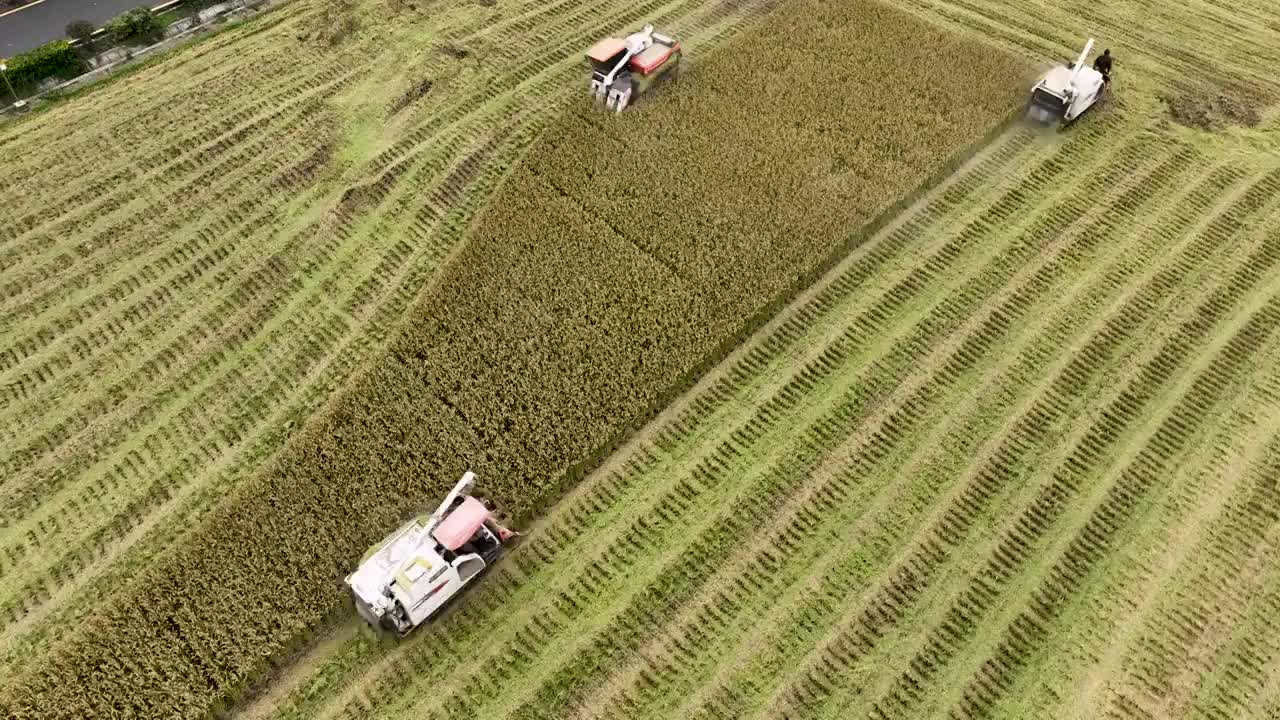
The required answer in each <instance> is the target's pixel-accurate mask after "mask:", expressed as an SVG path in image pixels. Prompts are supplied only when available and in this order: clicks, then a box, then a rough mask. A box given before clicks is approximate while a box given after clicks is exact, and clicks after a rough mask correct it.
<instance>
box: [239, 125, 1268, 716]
mask: <svg viewBox="0 0 1280 720" xmlns="http://www.w3.org/2000/svg"><path fill="white" fill-rule="evenodd" d="M1158 124H1159V123H1158V122H1155V123H1153V122H1151V119H1150V118H1149V117H1148V116H1147V115H1146V114H1145V113H1143V112H1140V111H1135V110H1133V109H1132V107H1130V108H1126V109H1124V110H1120V109H1115V110H1113V111H1111V112H1110V113H1108V114H1107V115H1106V116H1099V117H1096V118H1094V119H1093V121H1092V122H1091V123H1090V124H1089V125H1086V126H1081V127H1080V128H1078V129H1076V130H1075V131H1073V132H1072V133H1071V134H1069V135H1066V136H1061V137H1048V138H1046V137H1044V136H1043V135H1041V134H1039V133H1037V132H1034V131H1029V130H1026V129H1015V130H1012V131H1010V132H1009V133H1007V134H1006V135H1004V136H1002V137H1001V138H1000V139H999V140H997V141H996V142H994V143H993V144H992V145H990V146H989V147H988V148H987V149H985V150H984V151H983V152H982V153H981V154H979V155H978V156H977V157H975V158H974V159H973V160H972V161H971V162H970V163H969V164H968V165H967V167H966V168H965V169H964V170H963V171H961V172H959V173H957V174H956V175H955V176H954V177H952V178H951V179H950V180H949V181H947V182H946V183H944V184H943V185H942V186H940V187H939V188H937V189H936V190H934V191H933V192H931V193H930V194H929V195H927V196H926V197H924V198H921V199H920V200H919V201H918V202H917V203H915V204H914V205H913V206H912V207H911V208H909V209H908V210H907V211H906V212H905V213H903V214H902V215H901V216H900V217H899V218H898V219H897V220H896V221H895V222H894V223H892V224H891V225H889V226H887V227H885V228H884V229H883V230H881V231H880V232H879V233H878V234H876V236H875V237H873V238H872V239H871V240H870V241H869V242H868V243H866V244H865V245H863V246H862V247H860V248H859V249H857V250H855V251H854V252H853V253H852V254H851V255H850V257H849V258H848V259H847V260H846V261H844V262H843V263H842V264H841V265H839V266H838V267H836V268H835V269H834V270H833V271H832V272H831V273H830V274H828V275H827V276H826V277H825V278H824V279H823V280H822V281H821V282H820V283H818V284H816V285H815V286H814V287H813V288H812V289H811V290H810V291H809V292H808V293H806V294H805V295H804V296H803V297H801V298H800V299H798V300H797V301H796V302H795V303H794V304H793V305H791V306H790V307H789V308H788V309H787V310H785V311H784V312H783V313H781V314H780V315H779V316H778V317H777V319H775V320H774V321H773V322H771V323H770V325H769V326H767V327H766V328H764V329H763V330H762V331H761V332H760V333H758V334H757V335H756V336H754V337H753V338H752V340H751V341H749V342H748V343H746V344H745V345H744V346H743V347H742V348H740V349H739V350H738V351H736V352H735V353H734V354H733V355H732V356H731V357H729V358H728V359H726V361H725V362H723V363H722V364H720V365H719V366H718V367H717V368H716V369H715V370H714V371H713V372H711V373H709V374H708V375H707V376H706V377H704V378H703V380H702V381H701V382H700V383H699V384H698V386H697V387H696V388H694V389H693V390H692V391H690V392H689V393H687V394H686V395H685V396H683V397H682V398H681V400H680V401H679V402H677V403H676V404H674V405H673V406H672V407H670V408H669V409H668V410H666V411H665V412H664V413H663V415H662V416H660V417H659V418H658V419H657V420H655V421H654V422H653V423H651V424H650V425H648V426H647V427H646V428H645V429H644V430H643V431H642V432H641V433H640V434H639V435H638V436H637V437H636V438H634V439H633V440H632V441H631V442H629V443H628V444H627V445H626V446H625V447H624V448H623V449H622V450H620V451H619V452H618V453H615V454H614V455H613V456H611V458H610V459H609V460H608V462H607V463H606V464H605V465H604V466H603V467H602V468H600V469H599V470H598V471H596V472H594V473H593V474H591V475H590V476H589V477H588V478H587V479H586V480H585V481H584V482H583V483H582V484H580V485H579V486H578V487H577V488H576V489H575V490H574V491H573V492H572V493H571V494H570V495H569V496H568V497H567V498H566V499H565V500H564V501H563V502H561V503H559V504H558V505H557V506H556V507H555V508H554V509H553V510H552V511H551V512H550V513H549V514H548V516H547V517H545V518H543V519H542V520H540V521H539V522H538V523H537V524H536V525H535V526H534V527H533V528H532V529H531V531H530V533H529V537H528V538H527V539H526V541H525V542H524V543H523V544H522V545H521V547H519V548H518V549H517V550H516V551H515V552H513V554H512V556H511V557H510V558H509V559H508V561H506V562H504V563H503V564H501V565H500V566H499V567H497V568H496V569H495V570H494V571H493V573H492V574H491V575H490V576H489V577H488V579H487V580H486V581H485V583H484V584H483V585H482V586H481V587H479V588H477V589H476V590H475V591H474V592H472V593H471V594H470V595H469V596H468V597H467V598H466V600H465V601H464V602H462V603H460V604H459V605H458V606H457V607H456V608H454V609H452V610H451V611H450V612H449V613H447V614H446V615H445V616H444V617H443V618H442V619H441V620H440V621H439V622H438V623H437V624H435V625H433V626H429V627H427V628H425V629H424V630H423V631H420V634H418V635H417V636H411V638H410V639H408V640H407V641H405V642H402V643H399V644H396V643H391V642H379V641H377V640H375V639H374V638H373V637H372V636H371V635H370V634H368V633H367V632H366V631H364V630H363V629H362V628H361V627H360V625H359V623H358V621H355V620H354V619H353V620H351V621H349V622H347V623H345V624H341V625H339V626H338V627H336V628H335V629H333V630H332V631H330V633H329V634H327V635H326V636H324V637H322V638H320V639H319V640H318V641H317V643H316V645H315V646H314V647H313V648H311V649H310V651H309V652H308V653H304V654H303V655H302V656H301V657H300V658H299V661H298V662H297V664H296V665H295V666H294V667H293V669H285V670H284V671H283V672H282V674H281V675H279V676H278V677H277V678H276V679H275V682H274V683H273V684H272V685H271V687H270V688H269V689H268V690H267V692H266V693H265V694H263V695H262V696H261V697H259V698H257V700H256V702H255V703H251V704H249V705H247V706H246V707H245V708H244V709H243V713H242V715H241V716H242V717H251V718H257V717H325V718H330V717H366V716H369V715H375V716H378V717H406V718H407V717H440V718H445V717H486V718H490V717H491V718H505V717H511V718H530V717H538V718H566V717H572V718H649V717H652V718H671V717H689V718H729V717H734V718H777V717H786V718H801V717H804V718H846V717H872V718H900V717H953V718H971V717H1020V718H1021V717H1044V718H1068V717H1070V718H1075V717H1079V718H1096V717H1115V718H1164V717H1221V718H1269V717H1274V716H1275V713H1276V710H1277V709H1280V705H1278V703H1280V696H1278V695H1277V692H1276V680H1277V671H1278V668H1277V659H1278V653H1280V632H1278V628H1277V627H1276V625H1275V623H1276V620H1275V618H1276V617H1280V616H1278V615H1277V614H1276V609H1277V606H1276V602H1277V600H1280V578H1277V568H1278V567H1280V566H1278V565H1277V564H1276V560H1277V557H1278V551H1280V524H1278V521H1280V516H1278V512H1277V507H1280V505H1278V504H1277V501H1278V500H1280V493H1278V491H1277V488H1276V478H1277V477H1280V474H1278V473H1280V373H1277V372H1276V367H1275V361H1274V357H1275V350H1276V349H1277V344H1278V343H1280V332H1277V330H1278V329H1280V326H1278V323H1280V294H1278V293H1280V283H1277V280H1278V279H1280V262H1278V261H1280V254H1278V253H1280V234H1277V232H1276V230H1275V227H1276V226H1275V220H1276V219H1277V214H1278V213H1280V195H1278V194H1277V192H1276V190H1277V185H1280V157H1277V156H1274V155H1267V154H1256V153H1245V152H1241V149H1240V148H1239V147H1235V143H1236V142H1237V140H1235V139H1229V140H1228V139H1218V140H1213V141H1210V140H1207V139H1205V138H1202V137H1198V136H1189V135H1183V134H1182V133H1181V132H1178V131H1170V130H1167V129H1166V130H1158V129H1156V127H1155V126H1156V125H1158ZM1072 158H1076V159H1078V162H1071V161H1070V159H1072Z"/></svg>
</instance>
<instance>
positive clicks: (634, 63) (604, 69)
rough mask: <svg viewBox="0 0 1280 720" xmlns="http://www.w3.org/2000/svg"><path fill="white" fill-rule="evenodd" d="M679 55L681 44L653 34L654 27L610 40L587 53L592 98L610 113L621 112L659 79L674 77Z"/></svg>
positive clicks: (594, 46) (592, 47)
mask: <svg viewBox="0 0 1280 720" xmlns="http://www.w3.org/2000/svg"><path fill="white" fill-rule="evenodd" d="M680 55H681V50H680V43H678V42H676V40H675V39H674V38H670V37H667V36H666V35H661V34H659V33H656V32H654V30H653V26H652V25H645V26H644V28H643V29H641V30H640V31H639V32H635V33H632V34H630V35H628V36H626V37H625V38H617V37H607V38H605V39H603V40H601V41H599V42H597V43H596V44H595V45H592V46H591V49H589V50H587V62H588V64H590V66H591V99H592V100H593V101H594V102H595V103H596V104H597V105H600V104H603V105H604V107H605V109H607V110H610V111H612V112H622V111H623V110H625V109H626V108H627V106H628V105H630V104H631V101H632V99H633V98H634V97H636V96H639V95H642V94H644V93H645V92H648V90H649V88H650V87H652V86H653V84H654V83H655V82H657V81H658V79H659V78H661V77H664V76H666V75H672V76H674V75H675V74H676V72H677V71H678V69H679V66H680Z"/></svg>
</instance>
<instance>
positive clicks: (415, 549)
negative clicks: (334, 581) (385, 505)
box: [346, 471, 519, 637]
mask: <svg viewBox="0 0 1280 720" xmlns="http://www.w3.org/2000/svg"><path fill="white" fill-rule="evenodd" d="M475 482H476V476H475V474H474V473H472V472H470V471H468V472H467V473H466V474H464V475H463V476H462V479H461V480H459V481H458V482H457V484H455V485H454V486H453V490H451V491H450V492H449V494H448V495H446V496H445V498H444V500H443V501H442V502H441V503H440V507H438V508H436V511H435V512H434V513H432V514H430V515H419V516H417V517H415V518H413V519H412V520H410V521H409V522H407V523H405V524H403V525H401V526H400V527H399V528H397V529H396V530H395V531H394V532H392V533H391V534H390V535H388V536H387V537H386V538H384V539H383V540H382V542H380V543H378V544H377V545H374V546H373V547H371V548H369V550H368V551H367V552H365V554H364V557H362V558H360V565H359V566H358V567H357V568H356V570H355V572H353V573H351V574H350V575H348V576H347V577H346V584H347V587H349V588H350V589H351V594H352V596H353V597H354V599H355V604H356V611H357V612H359V613H360V617H362V618H364V619H365V621H366V622H368V623H369V624H370V625H372V626H373V627H374V628H381V629H384V630H390V631H391V632H394V633H395V634H396V635H399V636H401V637H403V636H405V635H407V634H408V633H409V632H410V631H411V630H413V629H414V628H415V627H417V626H419V625H421V624H422V623H424V622H426V621H427V620H428V619H430V618H431V617H432V616H433V615H435V614H436V612H438V611H439V610H440V608H441V607H443V606H444V604H445V603H446V602H448V601H449V599H450V598H452V597H453V596H454V595H457V594H458V592H460V591H461V590H462V588H463V587H465V586H466V585H467V584H469V583H470V582H471V581H472V580H474V579H476V577H478V576H479V575H480V573H481V571H483V570H484V569H485V568H486V567H488V566H489V565H491V564H493V562H494V561H495V560H497V559H498V557H499V556H500V555H501V554H502V551H503V545H504V544H505V543H506V542H507V541H508V540H509V539H511V538H512V537H515V536H518V535H519V533H516V532H512V531H511V530H508V529H507V528H505V527H503V526H501V525H499V524H498V523H497V522H496V521H495V520H494V519H493V517H492V514H491V512H490V510H489V508H488V507H487V506H486V505H485V503H482V502H480V501H479V500H477V499H476V498H474V497H471V490H472V488H474V487H475Z"/></svg>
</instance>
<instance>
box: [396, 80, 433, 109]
mask: <svg viewBox="0 0 1280 720" xmlns="http://www.w3.org/2000/svg"><path fill="white" fill-rule="evenodd" d="M431 85H432V81H431V79H430V78H424V79H422V80H419V81H418V82H416V83H414V84H413V86H412V87H410V88H409V89H408V90H407V91H405V93H404V94H403V95H401V96H400V97H399V98H397V99H396V101H395V102H393V103H391V105H390V107H388V108H387V117H391V116H392V115H395V114H396V113H398V112H400V111H401V110H404V109H405V108H407V107H409V106H410V105H412V104H413V103H415V102H417V101H418V100H421V99H422V98H424V97H426V95H427V93H429V92H431Z"/></svg>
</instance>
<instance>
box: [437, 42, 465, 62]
mask: <svg viewBox="0 0 1280 720" xmlns="http://www.w3.org/2000/svg"><path fill="white" fill-rule="evenodd" d="M440 52H442V53H444V54H445V55H448V56H449V57H451V58H453V59H454V60H466V59H467V58H469V57H471V51H470V50H468V49H466V48H464V47H459V46H457V45H454V44H453V43H449V44H447V45H444V46H442V47H441V48H440Z"/></svg>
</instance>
